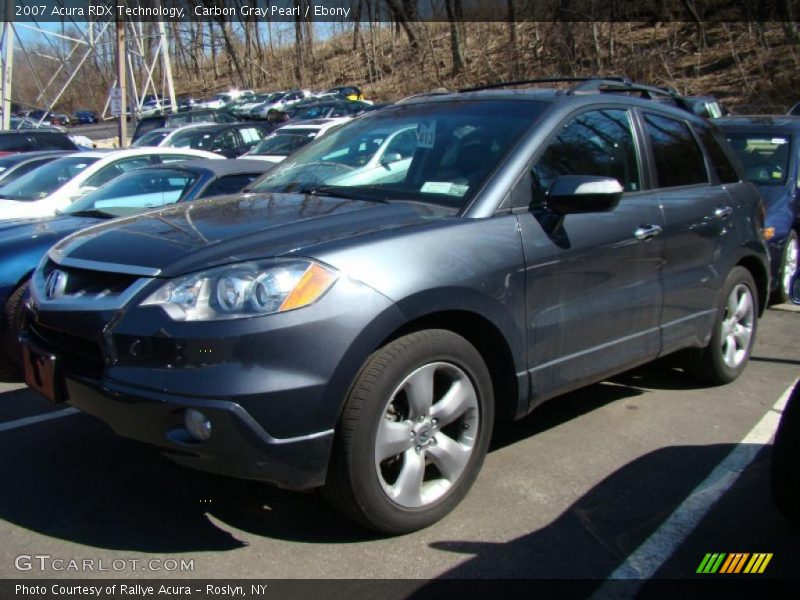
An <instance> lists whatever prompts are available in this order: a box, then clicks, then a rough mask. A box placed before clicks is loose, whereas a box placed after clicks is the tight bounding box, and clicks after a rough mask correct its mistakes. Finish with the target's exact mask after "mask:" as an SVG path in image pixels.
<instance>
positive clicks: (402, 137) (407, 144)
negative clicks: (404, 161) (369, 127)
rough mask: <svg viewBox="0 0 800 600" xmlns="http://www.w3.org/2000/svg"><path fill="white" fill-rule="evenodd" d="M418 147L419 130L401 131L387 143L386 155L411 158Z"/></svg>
mask: <svg viewBox="0 0 800 600" xmlns="http://www.w3.org/2000/svg"><path fill="white" fill-rule="evenodd" d="M416 149H417V132H416V131H415V130H406V131H401V132H400V133H398V134H397V135H395V136H394V137H393V138H392V139H391V140H390V141H389V143H388V144H387V146H386V151H385V152H384V153H383V155H384V156H389V155H392V154H395V155H398V156H399V157H400V158H410V157H412V156H413V155H414V152H415V151H416Z"/></svg>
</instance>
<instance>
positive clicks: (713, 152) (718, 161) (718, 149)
mask: <svg viewBox="0 0 800 600" xmlns="http://www.w3.org/2000/svg"><path fill="white" fill-rule="evenodd" d="M699 132H700V140H701V141H702V142H703V145H704V146H705V147H706V151H707V152H708V155H709V156H710V157H711V160H712V162H713V163H714V170H715V171H716V173H717V177H719V181H720V183H736V182H737V181H739V175H738V174H737V173H736V169H735V168H734V167H733V165H732V164H731V161H730V159H729V158H728V155H727V154H725V151H724V150H723V149H722V146H720V145H719V142H718V141H717V138H716V137H714V134H713V133H712V132H711V130H710V129H707V128H705V127H701V128H700V129H699Z"/></svg>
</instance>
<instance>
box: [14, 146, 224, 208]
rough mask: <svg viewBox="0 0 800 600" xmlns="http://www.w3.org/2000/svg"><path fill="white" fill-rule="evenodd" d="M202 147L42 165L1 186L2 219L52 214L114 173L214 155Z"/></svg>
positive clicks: (94, 154)
mask: <svg viewBox="0 0 800 600" xmlns="http://www.w3.org/2000/svg"><path fill="white" fill-rule="evenodd" d="M213 156H214V155H212V154H210V153H209V152H203V151H200V150H190V149H181V150H175V149H172V148H130V149H128V150H116V151H103V150H92V151H88V152H80V153H77V154H70V155H68V156H64V157H62V158H58V159H56V160H53V161H51V162H49V163H47V164H46V165H43V166H41V167H38V168H36V169H34V170H33V171H30V172H29V173H27V174H25V175H23V176H22V177H20V178H19V179H17V180H15V181H12V182H11V183H9V184H8V185H4V186H2V188H0V220H1V219H20V218H25V217H49V216H51V215H54V214H57V212H58V211H63V210H64V209H65V208H67V207H68V206H69V205H70V204H71V203H72V202H75V201H76V200H78V199H79V198H82V197H83V196H85V195H86V194H88V193H89V192H91V191H93V190H96V189H97V188H99V187H100V186H101V185H103V184H105V183H108V182H109V181H111V180H112V179H114V177H117V176H118V175H121V174H122V173H126V172H128V171H131V170H133V169H140V168H142V167H146V166H148V165H154V164H160V163H167V162H172V161H178V160H189V159H192V158H211V157H213Z"/></svg>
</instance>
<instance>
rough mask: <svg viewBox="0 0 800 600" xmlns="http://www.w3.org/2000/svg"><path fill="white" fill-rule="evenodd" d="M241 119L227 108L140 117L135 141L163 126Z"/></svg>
mask: <svg viewBox="0 0 800 600" xmlns="http://www.w3.org/2000/svg"><path fill="white" fill-rule="evenodd" d="M238 121H239V119H238V118H237V117H236V116H234V115H233V114H231V113H230V112H229V111H227V110H190V111H185V112H179V113H172V114H166V115H157V116H154V117H146V118H144V119H140V120H139V122H138V123H137V124H136V129H135V130H134V132H133V137H132V138H131V141H132V142H135V141H136V140H138V139H139V138H140V137H142V136H143V135H144V134H145V133H147V132H148V131H152V130H153V129H159V128H162V127H170V128H173V127H180V126H181V125H186V124H188V123H236V122H238Z"/></svg>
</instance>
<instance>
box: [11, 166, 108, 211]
mask: <svg viewBox="0 0 800 600" xmlns="http://www.w3.org/2000/svg"><path fill="white" fill-rule="evenodd" d="M98 160H100V159H99V158H97V157H85V156H81V155H77V156H66V157H64V158H59V159H58V160H54V161H51V162H49V163H47V164H45V165H42V166H41V167H39V168H38V169H34V170H33V171H31V172H30V173H28V174H27V175H23V176H22V177H20V178H19V179H17V180H15V181H12V182H11V183H9V184H8V185H4V186H3V187H2V189H1V190H0V197H2V198H8V199H10V200H22V201H34V200H40V199H42V198H45V197H47V196H49V195H50V194H52V193H53V192H55V191H56V190H58V189H59V188H61V187H62V186H63V185H65V184H66V183H68V182H69V181H70V180H72V178H73V177H75V176H76V175H77V174H78V173H80V172H81V171H83V170H84V169H85V168H86V167H88V166H89V165H91V164H92V163H94V162H96V161H98Z"/></svg>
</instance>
